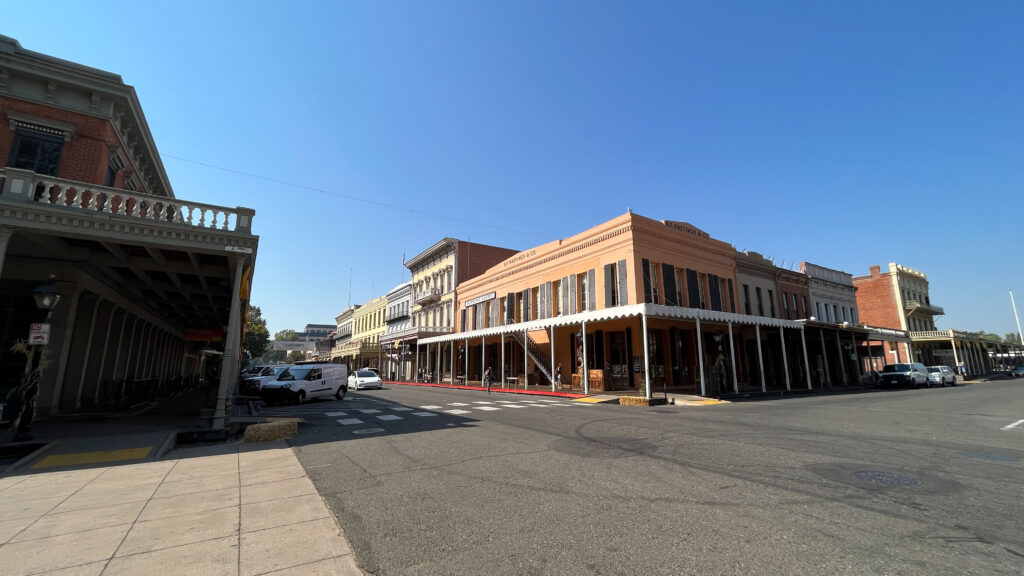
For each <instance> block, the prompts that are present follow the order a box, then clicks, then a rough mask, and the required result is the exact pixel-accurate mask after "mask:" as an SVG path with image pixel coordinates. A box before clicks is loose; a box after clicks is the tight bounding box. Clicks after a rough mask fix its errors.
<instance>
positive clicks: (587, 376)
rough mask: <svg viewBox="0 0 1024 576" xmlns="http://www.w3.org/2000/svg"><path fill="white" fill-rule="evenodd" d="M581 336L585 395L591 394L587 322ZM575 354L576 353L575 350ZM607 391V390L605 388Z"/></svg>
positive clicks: (584, 322) (581, 329)
mask: <svg viewBox="0 0 1024 576" xmlns="http://www.w3.org/2000/svg"><path fill="white" fill-rule="evenodd" d="M580 334H582V335H583V342H582V343H581V344H582V346H583V393H584V394H590V371H589V370H587V321H586V320H584V321H583V323H582V327H581V328H580ZM573 353H574V354H575V353H576V351H575V350H573ZM605 390H607V388H605Z"/></svg>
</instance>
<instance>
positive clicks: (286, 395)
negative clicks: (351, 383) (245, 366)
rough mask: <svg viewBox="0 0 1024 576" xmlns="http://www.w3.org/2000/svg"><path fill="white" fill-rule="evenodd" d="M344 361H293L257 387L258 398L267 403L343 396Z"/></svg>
mask: <svg viewBox="0 0 1024 576" xmlns="http://www.w3.org/2000/svg"><path fill="white" fill-rule="evenodd" d="M347 375H348V368H347V367H346V366H345V365H344V364H296V365H294V366H289V367H288V368H285V369H284V371H282V372H281V373H280V374H278V376H277V379H276V380H271V381H270V382H267V383H266V384H264V385H263V387H262V388H260V398H262V399H263V401H264V402H266V403H267V404H273V403H274V402H303V401H305V400H312V399H313V398H323V397H330V396H334V397H335V398H337V399H338V400H341V399H342V398H344V397H345V392H346V386H345V377H346V376H347Z"/></svg>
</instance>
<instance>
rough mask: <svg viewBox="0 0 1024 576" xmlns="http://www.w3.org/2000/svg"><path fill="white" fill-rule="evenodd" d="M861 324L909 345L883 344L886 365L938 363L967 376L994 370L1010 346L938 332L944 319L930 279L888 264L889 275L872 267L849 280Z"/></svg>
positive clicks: (958, 333) (976, 336) (969, 334)
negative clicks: (901, 336) (893, 332)
mask: <svg viewBox="0 0 1024 576" xmlns="http://www.w3.org/2000/svg"><path fill="white" fill-rule="evenodd" d="M853 283H854V284H855V285H856V286H857V301H858V305H859V308H860V310H861V317H862V318H863V319H864V322H865V323H867V324H870V325H872V326H879V327H884V328H892V329H898V330H902V331H904V332H906V333H907V335H908V336H909V340H905V341H903V342H901V343H902V344H903V346H899V345H898V343H897V342H895V341H890V342H885V347H884V350H885V352H884V353H885V360H886V362H887V363H889V364H892V363H894V362H921V363H924V364H928V365H936V364H942V365H947V366H951V367H954V368H961V367H962V370H960V371H961V372H963V373H966V374H967V375H978V374H984V373H987V372H989V371H990V370H992V368H993V361H992V356H993V355H996V354H1005V353H1006V352H1008V351H1009V349H1010V348H1011V347H1009V346H1007V345H1005V344H999V343H993V342H988V341H985V340H984V339H982V338H981V336H980V335H979V334H977V333H973V332H966V331H963V330H938V329H937V327H936V325H935V319H936V317H938V316H942V315H943V314H945V310H944V309H943V308H942V307H941V306H937V305H935V304H933V303H932V299H931V293H930V290H929V283H928V276H927V275H926V274H925V273H924V272H920V271H918V270H914V269H912V268H908V267H906V266H903V265H900V264H897V263H895V262H890V263H889V266H888V270H886V271H885V272H882V269H881V266H872V267H871V268H870V273H869V274H868V275H867V276H858V277H856V278H854V279H853Z"/></svg>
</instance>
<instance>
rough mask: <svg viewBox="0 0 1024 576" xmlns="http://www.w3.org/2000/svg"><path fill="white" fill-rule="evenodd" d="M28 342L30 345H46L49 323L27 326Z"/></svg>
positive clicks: (48, 340) (48, 335)
mask: <svg viewBox="0 0 1024 576" xmlns="http://www.w3.org/2000/svg"><path fill="white" fill-rule="evenodd" d="M28 343H29V345H30V346H46V345H47V344H49V343H50V325H49V324H32V325H31V326H29V328H28Z"/></svg>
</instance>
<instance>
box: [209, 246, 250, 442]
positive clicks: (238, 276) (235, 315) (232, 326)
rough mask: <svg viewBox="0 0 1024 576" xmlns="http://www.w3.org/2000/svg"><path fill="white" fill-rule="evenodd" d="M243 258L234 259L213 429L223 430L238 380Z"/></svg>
mask: <svg viewBox="0 0 1024 576" xmlns="http://www.w3.org/2000/svg"><path fill="white" fill-rule="evenodd" d="M245 260H246V259H245V257H244V256H243V257H239V258H236V259H235V281H234V283H232V284H231V311H230V313H229V314H228V334H227V341H226V342H225V343H224V356H223V358H222V359H221V370H220V387H219V388H218V390H217V408H216V411H215V412H214V413H213V426H212V427H213V428H214V429H217V428H223V427H224V425H225V424H226V423H227V406H228V393H229V392H228V389H229V387H230V386H233V385H234V382H235V379H237V378H238V352H239V349H240V348H239V337H240V336H241V334H239V332H240V331H241V327H242V315H241V301H240V299H239V297H238V292H239V286H241V285H242V274H243V273H244V271H245Z"/></svg>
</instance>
